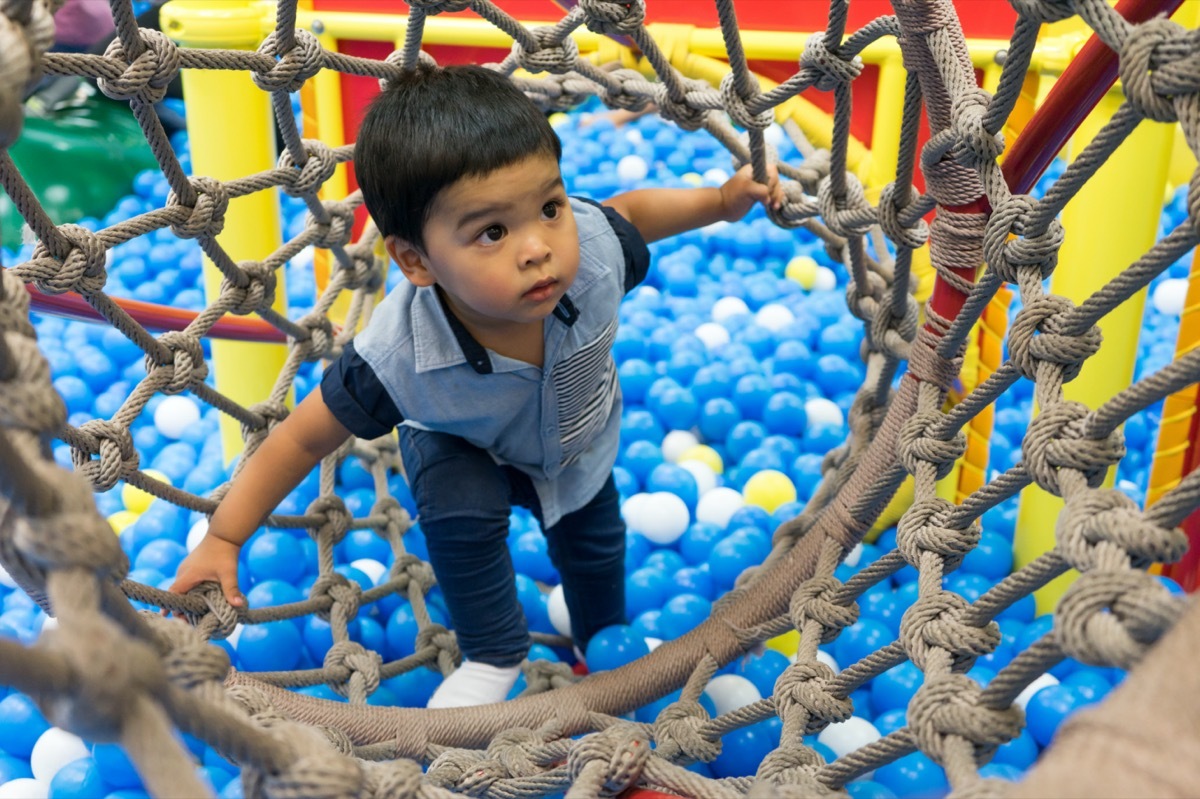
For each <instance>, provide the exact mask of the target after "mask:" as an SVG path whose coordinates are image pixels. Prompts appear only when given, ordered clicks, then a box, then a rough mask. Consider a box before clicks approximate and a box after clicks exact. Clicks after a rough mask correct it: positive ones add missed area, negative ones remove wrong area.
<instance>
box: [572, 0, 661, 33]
mask: <svg viewBox="0 0 1200 799" xmlns="http://www.w3.org/2000/svg"><path fill="white" fill-rule="evenodd" d="M579 6H580V8H582V9H583V13H584V16H585V18H586V25H587V28H588V30H590V31H592V32H593V33H599V34H602V35H604V36H628V35H630V34H633V33H636V32H637V30H638V29H639V28H641V26H642V23H643V22H645V20H646V2H645V0H631V1H630V2H621V1H620V0H616V1H614V0H580V3H579Z"/></svg>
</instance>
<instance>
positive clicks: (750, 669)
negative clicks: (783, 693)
mask: <svg viewBox="0 0 1200 799" xmlns="http://www.w3.org/2000/svg"><path fill="white" fill-rule="evenodd" d="M789 665H791V660H789V659H788V657H787V656H786V655H784V654H783V653H782V652H777V651H775V650H774V649H764V650H763V652H762V654H750V655H746V656H745V657H744V658H742V659H741V660H739V661H738V662H737V670H736V672H735V673H737V674H739V675H741V676H742V677H745V678H746V679H747V680H749V681H750V682H752V683H754V687H755V688H757V689H758V692H759V693H760V694H761V695H763V696H771V695H772V694H773V693H774V692H775V681H776V680H778V679H779V675H781V674H783V672H784V670H785V669H786V668H787V667H788V666H789Z"/></svg>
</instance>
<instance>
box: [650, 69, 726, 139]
mask: <svg viewBox="0 0 1200 799" xmlns="http://www.w3.org/2000/svg"><path fill="white" fill-rule="evenodd" d="M678 83H679V84H680V89H681V93H682V94H683V95H684V96H685V98H686V96H687V95H688V94H691V93H693V92H696V93H709V92H712V87H711V86H709V85H708V84H707V83H705V82H704V81H701V80H695V79H694V78H679V80H678ZM654 86H655V89H654V104H655V105H656V106H658V113H659V114H661V115H662V117H663V119H669V120H670V121H672V122H674V123H675V124H676V125H678V126H679V127H681V128H683V129H684V130H699V129H700V128H702V127H704V126H705V123H706V122H707V121H708V117H709V114H711V113H712V112H711V111H709V110H708V109H707V108H699V107H697V106H694V105H692V104H690V103H687V102H684V101H682V100H676V99H675V98H674V97H673V96H672V93H671V91H670V89H669V88H668V87H667V86H666V85H664V84H654Z"/></svg>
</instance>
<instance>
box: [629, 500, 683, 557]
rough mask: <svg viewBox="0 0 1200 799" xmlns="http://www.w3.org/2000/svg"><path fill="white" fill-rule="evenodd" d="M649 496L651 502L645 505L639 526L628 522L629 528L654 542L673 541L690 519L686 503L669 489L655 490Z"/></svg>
mask: <svg viewBox="0 0 1200 799" xmlns="http://www.w3.org/2000/svg"><path fill="white" fill-rule="evenodd" d="M650 498H651V500H652V504H650V505H649V506H648V507H647V510H646V512H645V513H644V515H643V517H642V519H641V520H640V522H641V524H640V526H634V525H633V524H630V529H631V530H633V531H634V532H635V533H641V534H642V535H643V536H645V537H646V538H647V539H649V540H650V541H652V542H654V543H655V544H660V545H663V546H666V545H668V544H673V543H675V542H676V541H678V540H679V537H680V536H681V535H683V534H684V533H685V532H686V531H687V528H688V523H689V522H690V521H691V516H690V514H689V513H688V507H687V503H686V502H684V501H683V500H682V499H680V498H679V497H677V496H676V495H674V494H672V493H671V492H669V491H655V492H654V493H653V494H651V495H650Z"/></svg>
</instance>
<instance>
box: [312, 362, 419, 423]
mask: <svg viewBox="0 0 1200 799" xmlns="http://www.w3.org/2000/svg"><path fill="white" fill-rule="evenodd" d="M321 397H322V398H323V399H324V400H325V404H326V405H327V406H328V407H329V410H330V412H331V413H332V414H333V415H334V418H336V419H337V420H338V421H339V422H341V423H342V425H343V426H344V427H345V428H346V429H347V430H349V431H350V432H351V433H353V434H354V435H356V436H358V437H359V438H365V439H372V438H379V437H380V436H382V435H386V434H388V433H390V432H392V430H393V429H395V427H396V425H398V424H400V423H401V422H403V421H404V417H403V416H401V415H400V411H399V410H397V409H396V403H395V402H393V401H392V397H391V395H390V394H388V392H387V389H385V388H384V387H383V384H382V383H380V382H379V377H378V376H377V375H376V374H375V370H374V369H372V368H371V366H370V364H368V363H367V362H366V361H364V360H363V358H362V356H361V355H359V354H358V352H357V351H356V350H355V349H354V342H353V341H351V342H349V343H347V344H346V346H345V348H344V349H343V350H342V357H340V358H338V359H337V360H336V361H334V362H333V363H332V364H330V365H329V367H328V368H327V369H326V370H325V374H324V376H322V378H321Z"/></svg>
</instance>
